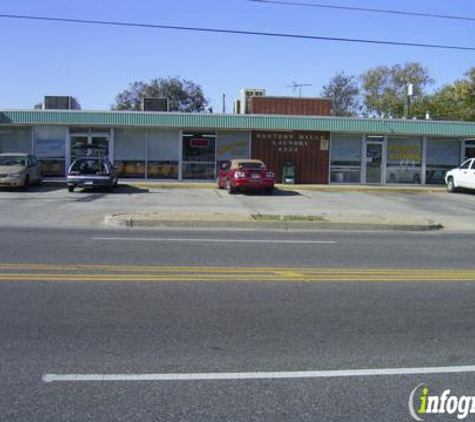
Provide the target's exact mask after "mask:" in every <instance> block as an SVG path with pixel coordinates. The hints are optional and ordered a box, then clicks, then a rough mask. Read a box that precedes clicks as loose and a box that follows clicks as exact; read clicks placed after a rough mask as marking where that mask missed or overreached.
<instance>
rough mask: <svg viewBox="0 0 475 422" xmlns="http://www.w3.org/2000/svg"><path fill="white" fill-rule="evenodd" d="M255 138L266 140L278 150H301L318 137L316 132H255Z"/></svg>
mask: <svg viewBox="0 0 475 422" xmlns="http://www.w3.org/2000/svg"><path fill="white" fill-rule="evenodd" d="M255 139H259V140H266V141H268V142H269V143H270V145H272V146H273V147H274V149H276V150H277V151H278V152H301V151H302V150H306V149H308V148H309V147H310V146H311V144H313V143H315V142H317V141H318V140H319V137H318V135H317V134H316V133H302V132H288V133H287V132H284V133H282V132H280V133H279V132H257V133H255Z"/></svg>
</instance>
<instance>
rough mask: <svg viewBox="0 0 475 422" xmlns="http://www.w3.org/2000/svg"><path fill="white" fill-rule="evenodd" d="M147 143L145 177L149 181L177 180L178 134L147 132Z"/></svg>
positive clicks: (173, 132) (165, 131)
mask: <svg viewBox="0 0 475 422" xmlns="http://www.w3.org/2000/svg"><path fill="white" fill-rule="evenodd" d="M147 141H148V162H147V177H148V178H149V179H177V178H178V166H179V141H180V132H179V131H176V130H148V131H147Z"/></svg>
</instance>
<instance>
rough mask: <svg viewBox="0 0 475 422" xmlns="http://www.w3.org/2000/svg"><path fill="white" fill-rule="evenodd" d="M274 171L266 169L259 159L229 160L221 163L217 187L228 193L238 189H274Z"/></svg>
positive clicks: (267, 190) (270, 191) (269, 191)
mask: <svg viewBox="0 0 475 422" xmlns="http://www.w3.org/2000/svg"><path fill="white" fill-rule="evenodd" d="M274 184H275V173H274V172H273V171H272V170H268V169H267V167H266V165H265V164H264V163H263V162H262V161H261V160H231V161H228V162H226V163H223V164H222V165H221V168H220V169H219V175H218V188H219V189H227V191H228V192H229V193H230V194H233V193H236V191H238V190H240V191H243V190H262V191H264V192H266V193H268V194H271V193H272V192H273V191H274Z"/></svg>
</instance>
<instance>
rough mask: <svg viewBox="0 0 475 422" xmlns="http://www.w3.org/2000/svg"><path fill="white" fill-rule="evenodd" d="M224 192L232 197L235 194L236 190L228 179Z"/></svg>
mask: <svg viewBox="0 0 475 422" xmlns="http://www.w3.org/2000/svg"><path fill="white" fill-rule="evenodd" d="M226 190H227V191H228V193H229V194H230V195H234V194H235V193H236V188H234V187H233V185H232V184H231V181H230V180H229V179H228V180H226Z"/></svg>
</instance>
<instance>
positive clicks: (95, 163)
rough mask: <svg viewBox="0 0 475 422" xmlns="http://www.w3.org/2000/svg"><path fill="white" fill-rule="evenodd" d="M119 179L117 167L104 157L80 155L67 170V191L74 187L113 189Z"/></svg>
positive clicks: (72, 189) (71, 190)
mask: <svg viewBox="0 0 475 422" xmlns="http://www.w3.org/2000/svg"><path fill="white" fill-rule="evenodd" d="M118 180H119V175H118V169H117V167H115V166H114V165H113V164H112V163H111V162H110V161H109V159H108V158H106V157H90V156H86V157H80V158H77V159H76V160H74V162H73V163H72V164H71V167H70V168H69V171H68V177H67V181H66V183H67V185H68V190H69V192H73V191H74V189H75V188H76V187H82V188H86V187H101V188H105V189H108V190H110V191H111V190H113V189H114V188H115V187H116V186H117V184H118Z"/></svg>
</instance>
